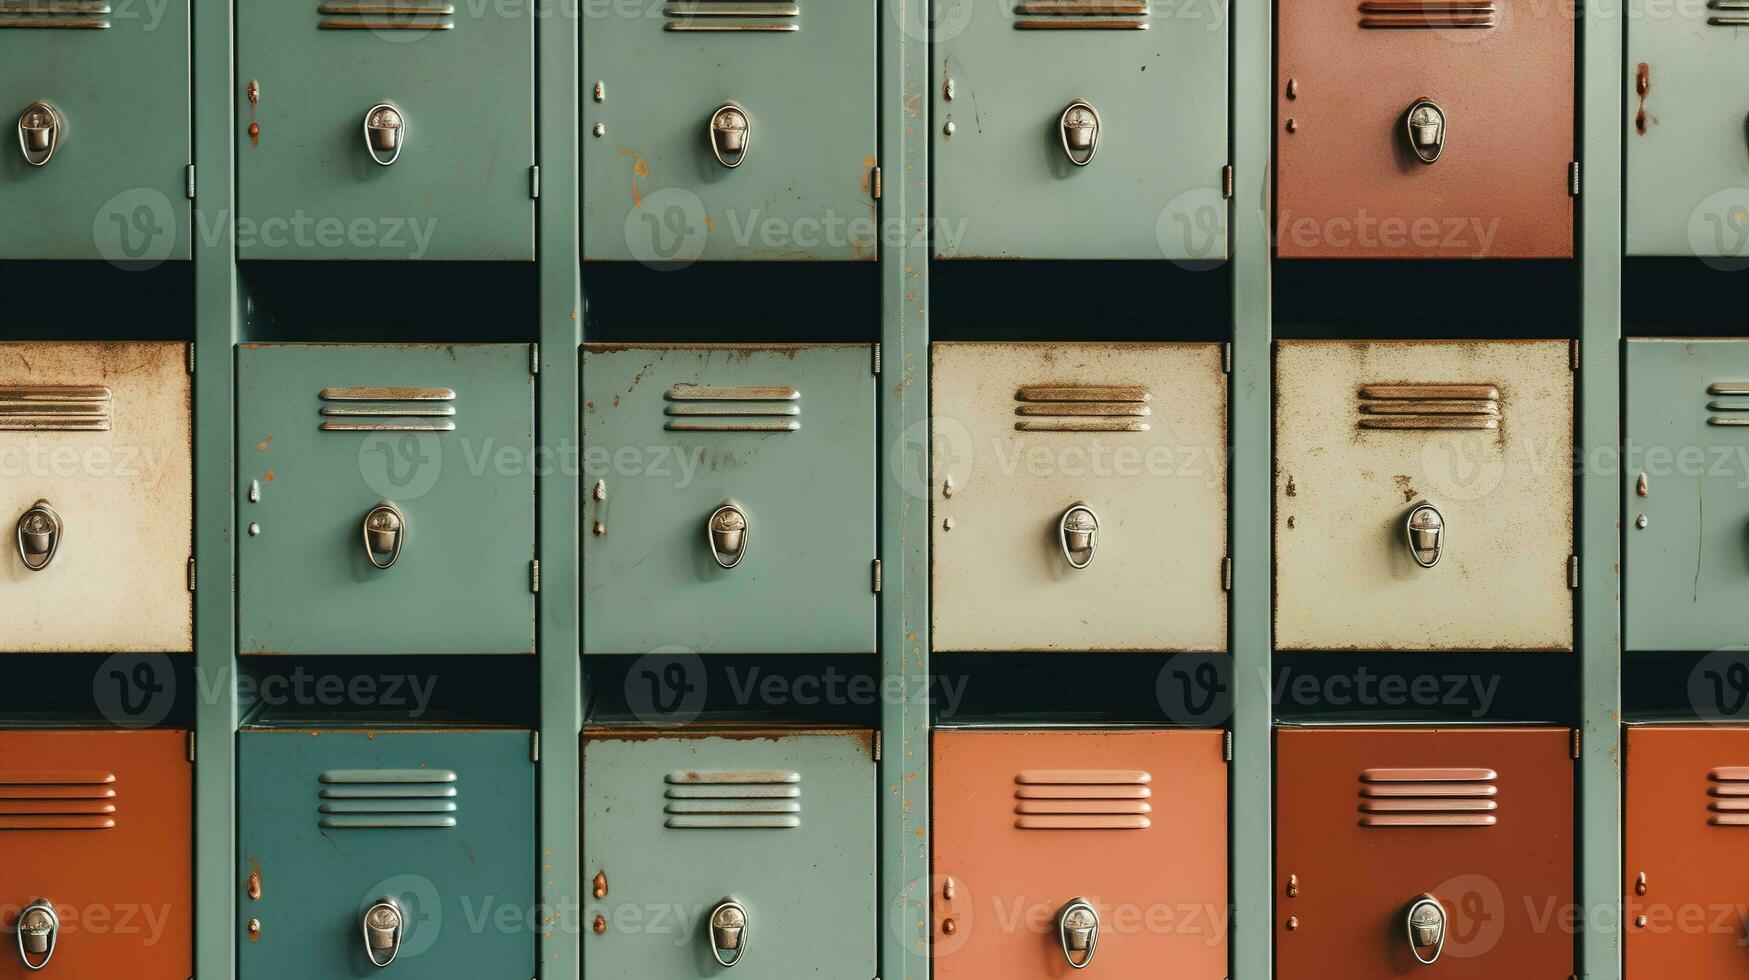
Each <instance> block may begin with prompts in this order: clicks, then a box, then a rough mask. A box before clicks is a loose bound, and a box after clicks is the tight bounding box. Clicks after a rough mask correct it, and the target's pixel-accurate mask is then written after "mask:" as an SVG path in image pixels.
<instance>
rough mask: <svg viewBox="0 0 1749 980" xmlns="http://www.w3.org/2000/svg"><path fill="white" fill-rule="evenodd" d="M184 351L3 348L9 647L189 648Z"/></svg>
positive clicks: (3, 597)
mask: <svg viewBox="0 0 1749 980" xmlns="http://www.w3.org/2000/svg"><path fill="white" fill-rule="evenodd" d="M185 350H186V345H185V344H176V343H115V344H111V343H7V344H0V472H4V474H5V478H4V479H0V533H3V535H4V542H3V547H4V549H5V550H4V552H3V553H0V622H4V623H5V624H6V627H5V630H4V632H5V633H6V638H5V640H4V641H3V642H0V646H3V647H4V648H5V649H6V650H8V651H11V652H18V653H35V652H96V651H124V650H125V651H132V652H141V651H152V652H186V651H188V650H189V649H191V646H192V628H193V627H192V615H193V609H192V605H191V601H190V596H189V593H188V583H187V569H188V560H189V555H190V553H191V551H190V548H191V544H190V540H191V536H192V520H193V517H192V515H193V472H192V460H191V454H190V448H189V447H190V442H189V440H190V420H189V405H190V400H189V399H190V394H189V377H188V373H187V371H186V370H185V368H184V352H185ZM94 588H96V589H98V590H99V591H100V592H101V593H102V594H103V596H104V600H103V601H102V602H97V603H94V602H92V601H91V597H92V595H93V591H92V590H93V589H94Z"/></svg>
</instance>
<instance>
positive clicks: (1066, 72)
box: [926, 0, 1229, 261]
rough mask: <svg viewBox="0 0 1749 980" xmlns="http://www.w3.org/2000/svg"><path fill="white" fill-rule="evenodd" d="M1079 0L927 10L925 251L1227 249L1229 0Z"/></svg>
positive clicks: (1097, 253) (1130, 253)
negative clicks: (931, 43)
mask: <svg viewBox="0 0 1749 980" xmlns="http://www.w3.org/2000/svg"><path fill="white" fill-rule="evenodd" d="M1093 6H1095V5H1082V4H1076V3H1025V2H1016V3H1014V4H1013V5H1012V9H1011V8H1010V4H1009V3H1008V2H1007V0H1001V2H999V3H978V4H973V3H964V4H949V5H944V6H943V7H941V11H942V18H941V19H939V20H938V21H937V23H936V25H935V31H934V37H935V38H936V41H935V58H934V72H933V75H934V78H935V84H934V85H933V86H932V87H931V91H930V92H929V93H927V99H928V102H929V105H930V113H929V114H928V119H927V122H926V125H928V126H929V127H930V131H931V133H933V136H932V137H931V139H932V140H933V143H932V150H931V156H930V161H931V163H932V164H933V165H934V167H935V174H934V179H933V188H934V197H935V201H934V204H935V210H934V214H935V221H934V233H935V254H936V255H937V256H939V257H942V258H1063V259H1159V258H1167V259H1179V260H1189V261H1215V260H1220V259H1224V258H1226V255H1227V202H1226V198H1225V195H1224V193H1223V184H1224V173H1223V171H1224V168H1225V167H1226V166H1227V164H1228V162H1229V161H1228V155H1227V29H1228V18H1227V5H1226V4H1225V3H1215V4H1208V5H1202V4H1196V5H1189V6H1181V5H1176V4H1155V5H1153V6H1152V7H1151V8H1150V6H1149V5H1148V4H1147V3H1145V2H1142V0H1134V2H1130V0H1118V2H1113V3H1109V4H1103V3H1102V4H1098V5H1096V6H1097V8H1098V9H1097V10H1093ZM1089 11H1091V12H1089Z"/></svg>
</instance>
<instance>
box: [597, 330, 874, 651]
mask: <svg viewBox="0 0 1749 980" xmlns="http://www.w3.org/2000/svg"><path fill="white" fill-rule="evenodd" d="M872 357H873V352H872V350H871V348H869V347H868V346H866V345H818V346H791V347H759V346H746V347H700V346H625V345H589V346H586V347H585V348H584V353H583V387H584V398H585V403H584V407H583V447H584V454H583V481H584V484H585V486H584V509H585V515H584V526H585V530H584V532H583V591H584V604H585V605H586V606H587V607H588V608H590V609H596V610H612V614H611V615H598V616H592V617H590V618H589V620H588V622H586V623H585V624H584V628H583V636H584V639H583V649H584V652H585V653H648V652H652V651H674V650H686V651H691V652H694V653H872V652H873V651H874V642H875V593H874V587H873V562H874V559H875V464H876V453H875V444H874V438H875V437H874V429H875V420H874V396H875V391H874V388H875V376H874V373H873V369H872V363H873V362H872Z"/></svg>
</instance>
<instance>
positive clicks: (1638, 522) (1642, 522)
mask: <svg viewBox="0 0 1749 980" xmlns="http://www.w3.org/2000/svg"><path fill="white" fill-rule="evenodd" d="M1650 523H1651V521H1648V520H1646V515H1644V514H1641V515H1640V516H1639V517H1636V518H1634V526H1635V527H1637V528H1641V529H1644V528H1645V526H1646V525H1647V524H1650Z"/></svg>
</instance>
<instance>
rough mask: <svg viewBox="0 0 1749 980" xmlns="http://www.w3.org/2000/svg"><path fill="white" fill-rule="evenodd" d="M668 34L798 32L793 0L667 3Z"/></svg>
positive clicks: (670, 0) (797, 11) (681, 0)
mask: <svg viewBox="0 0 1749 980" xmlns="http://www.w3.org/2000/svg"><path fill="white" fill-rule="evenodd" d="M662 13H663V14H665V15H666V16H667V17H668V23H666V24H664V25H663V29H664V30H669V31H755V32H765V33H778V34H787V33H790V32H792V31H797V30H800V29H801V25H800V24H799V23H797V20H798V19H799V18H800V17H801V15H802V10H801V7H800V6H798V5H797V4H796V3H795V2H794V0H668V2H667V3H665V4H663V5H662Z"/></svg>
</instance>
